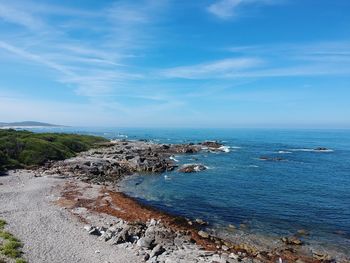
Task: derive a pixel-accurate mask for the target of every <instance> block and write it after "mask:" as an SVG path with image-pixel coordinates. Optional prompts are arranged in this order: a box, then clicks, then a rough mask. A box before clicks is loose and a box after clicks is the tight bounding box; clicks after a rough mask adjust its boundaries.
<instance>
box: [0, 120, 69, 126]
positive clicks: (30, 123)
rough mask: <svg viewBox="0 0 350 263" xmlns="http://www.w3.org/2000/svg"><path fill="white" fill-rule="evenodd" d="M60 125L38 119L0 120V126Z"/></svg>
mask: <svg viewBox="0 0 350 263" xmlns="http://www.w3.org/2000/svg"><path fill="white" fill-rule="evenodd" d="M59 126H62V125H56V124H50V123H45V122H38V121H20V122H0V127H59Z"/></svg>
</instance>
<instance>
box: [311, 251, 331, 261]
mask: <svg viewBox="0 0 350 263" xmlns="http://www.w3.org/2000/svg"><path fill="white" fill-rule="evenodd" d="M312 254H313V257H314V258H315V259H317V260H320V261H328V260H331V257H330V256H329V255H327V254H322V253H320V252H316V251H313V253H312Z"/></svg>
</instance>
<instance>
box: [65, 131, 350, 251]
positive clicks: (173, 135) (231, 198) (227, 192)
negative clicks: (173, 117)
mask: <svg viewBox="0 0 350 263" xmlns="http://www.w3.org/2000/svg"><path fill="white" fill-rule="evenodd" d="M71 131H72V130H71ZM73 131H78V132H80V133H81V132H87V133H92V134H98V135H103V136H106V137H108V138H118V137H119V138H121V137H123V135H127V136H128V139H141V138H142V139H151V140H155V141H157V142H163V143H182V142H200V141H204V140H218V141H221V142H223V143H224V144H225V145H227V146H229V147H230V152H228V153H200V154H195V155H182V156H181V155H180V156H176V159H178V160H179V164H182V163H201V164H204V165H206V166H208V167H209V169H208V170H206V171H203V172H200V173H194V174H182V173H179V172H176V171H175V172H170V173H167V174H162V175H147V176H132V177H129V178H127V179H126V180H125V181H124V182H123V183H122V189H123V190H124V191H125V192H127V193H128V194H130V195H131V196H134V197H137V198H138V199H139V200H141V201H142V202H144V203H147V204H150V205H153V206H154V207H157V208H160V209H163V210H166V211H168V212H171V213H173V214H176V215H182V216H186V217H189V218H202V219H205V220H207V221H209V222H210V223H211V226H212V227H217V228H220V227H224V226H227V225H228V224H235V225H239V224H240V223H245V224H247V225H248V227H249V231H251V232H253V233H254V232H256V233H262V234H264V233H265V234H269V235H276V236H281V235H285V234H294V233H295V232H296V231H297V230H298V229H306V230H308V231H310V232H311V236H310V239H314V240H317V241H318V242H321V243H332V244H335V245H336V246H338V247H339V248H345V249H346V248H347V247H350V131H349V130H264V129H260V130H252V129H246V130H243V129H232V130H229V129H226V130H215V129H210V130H209V129H208V130H191V129H173V130H166V129H159V130H151V129H90V130H89V129H80V130H74V129H73ZM316 147H326V148H329V149H332V150H333V151H331V152H315V151H312V149H314V148H316ZM260 156H268V157H281V158H284V159H285V160H283V161H278V162H276V161H262V160H260V159H259V157H260Z"/></svg>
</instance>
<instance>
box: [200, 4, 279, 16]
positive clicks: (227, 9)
mask: <svg viewBox="0 0 350 263" xmlns="http://www.w3.org/2000/svg"><path fill="white" fill-rule="evenodd" d="M277 2H281V1H278V0H216V1H215V3H213V4H211V5H210V6H208V8H207V10H208V12H210V13H212V14H213V15H215V16H217V17H218V18H221V19H230V18H234V17H236V16H238V9H239V8H240V7H242V6H245V5H253V4H254V5H261V4H265V5H269V4H275V3H277Z"/></svg>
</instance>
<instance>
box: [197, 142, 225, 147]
mask: <svg viewBox="0 0 350 263" xmlns="http://www.w3.org/2000/svg"><path fill="white" fill-rule="evenodd" d="M201 144H202V145H203V146H205V147H208V148H215V149H218V148H220V147H221V146H223V145H222V144H221V143H218V142H216V141H205V142H202V143H201Z"/></svg>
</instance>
